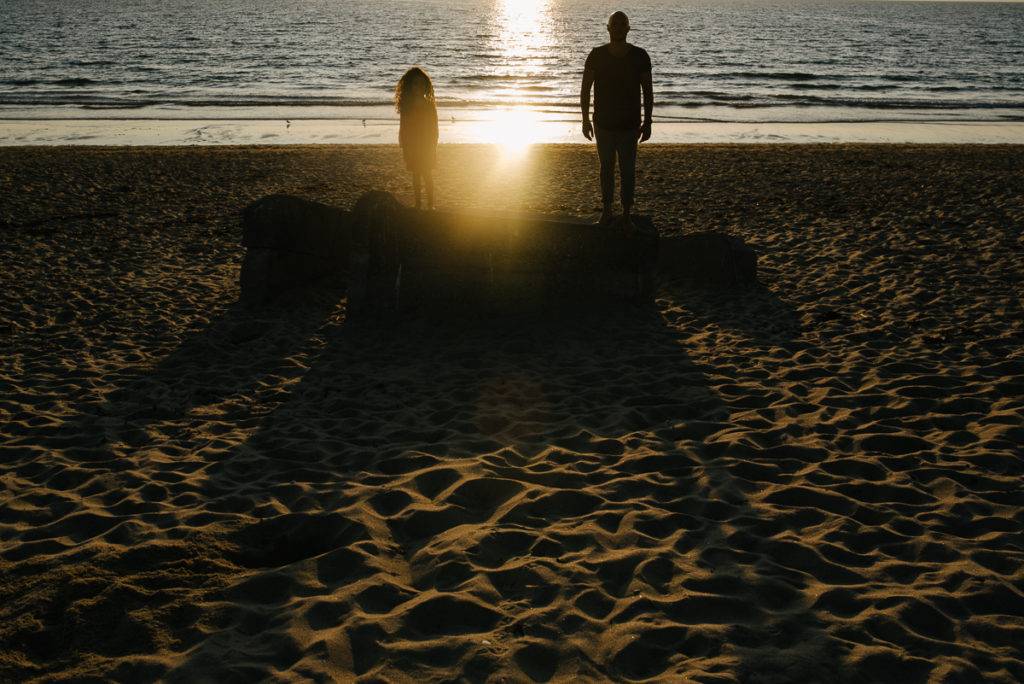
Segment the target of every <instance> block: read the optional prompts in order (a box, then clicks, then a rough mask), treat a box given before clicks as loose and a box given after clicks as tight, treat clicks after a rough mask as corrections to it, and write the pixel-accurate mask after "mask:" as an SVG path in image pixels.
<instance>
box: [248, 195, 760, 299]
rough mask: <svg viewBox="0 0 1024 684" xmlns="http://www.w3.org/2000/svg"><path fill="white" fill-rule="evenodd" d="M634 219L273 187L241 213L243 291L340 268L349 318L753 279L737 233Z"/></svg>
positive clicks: (282, 285) (256, 294)
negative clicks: (326, 200) (301, 194)
mask: <svg viewBox="0 0 1024 684" xmlns="http://www.w3.org/2000/svg"><path fill="white" fill-rule="evenodd" d="M634 225H635V227H636V230H634V231H630V232H628V233H627V232H625V231H623V230H621V228H620V227H618V226H597V225H594V224H592V223H589V222H585V221H583V220H574V219H571V218H566V217H548V216H543V215H527V214H521V213H496V212H469V211H419V210H415V209H411V208H409V207H407V206H405V205H403V204H401V203H400V202H399V201H398V200H396V199H395V197H394V196H392V195H391V194H389V193H386V192H380V191H374V192H369V193H366V194H365V195H363V196H362V197H361V198H360V199H359V200H358V201H357V202H356V204H355V206H354V207H353V208H352V211H344V210H341V209H337V208H334V207H330V206H327V205H324V204H320V203H318V202H312V201H309V200H304V199H301V198H297V197H289V196H284V195H275V196H271V197H267V198H264V199H262V200H259V201H258V202H255V203H254V204H252V205H250V206H249V207H248V208H246V210H245V211H244V214H243V239H242V242H243V245H244V246H245V247H246V249H247V252H246V256H245V260H244V262H243V266H242V274H241V286H242V298H243V299H244V300H245V301H247V302H251V303H255V304H258V303H261V302H265V301H268V300H269V299H273V298H274V297H275V296H276V295H278V294H279V293H282V292H284V291H286V290H289V289H293V288H298V287H303V286H306V285H309V284H312V283H315V282H318V281H320V280H322V279H323V278H325V277H328V276H335V277H342V276H343V277H344V279H345V282H346V284H347V289H348V312H349V315H350V316H351V317H354V318H359V317H371V318H372V317H376V316H383V315H389V314H392V313H399V312H406V311H412V310H427V309H429V310H431V311H434V312H437V313H442V314H443V313H444V312H447V311H458V310H466V309H472V310H474V311H480V312H491V313H501V312H505V311H516V310H527V311H532V310H541V309H548V310H550V309H559V308H562V309H565V310H567V309H568V308H569V307H572V308H579V307H580V306H583V305H589V304H594V305H598V306H615V305H623V304H632V303H643V302H649V301H652V300H653V297H654V291H655V286H656V285H657V284H658V281H672V282H685V283H687V284H691V285H696V286H701V287H711V288H728V289H736V288H745V287H747V286H749V285H751V284H753V283H754V282H756V279H757V256H756V254H755V253H754V251H753V250H752V249H750V248H749V247H748V246H747V245H745V244H744V243H743V242H742V241H741V240H739V239H738V238H735V237H733V236H729V235H724V234H720V233H698V234H694V235H685V236H681V237H673V238H659V237H658V234H657V229H656V228H655V226H654V223H653V222H652V221H651V219H650V218H648V217H645V216H637V217H635V218H634Z"/></svg>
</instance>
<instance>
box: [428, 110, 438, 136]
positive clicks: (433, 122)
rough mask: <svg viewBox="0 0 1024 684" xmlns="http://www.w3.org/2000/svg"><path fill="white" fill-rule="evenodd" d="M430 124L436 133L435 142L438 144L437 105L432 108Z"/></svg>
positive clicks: (432, 130)
mask: <svg viewBox="0 0 1024 684" xmlns="http://www.w3.org/2000/svg"><path fill="white" fill-rule="evenodd" d="M430 125H431V132H432V133H433V134H434V144H435V145H436V144H437V139H438V137H439V136H438V131H437V107H436V106H435V107H431V108H430Z"/></svg>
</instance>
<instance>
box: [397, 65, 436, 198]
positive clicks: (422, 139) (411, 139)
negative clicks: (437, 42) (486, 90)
mask: <svg viewBox="0 0 1024 684" xmlns="http://www.w3.org/2000/svg"><path fill="white" fill-rule="evenodd" d="M395 110H396V111H397V112H398V114H399V115H400V119H401V122H400V124H399V128H398V144H399V145H401V147H402V157H404V158H405V168H406V169H408V170H409V171H411V172H412V188H413V193H414V194H415V195H416V208H417V209H419V208H420V185H421V182H425V183H426V186H427V206H428V207H429V208H430V209H433V208H434V175H433V173H434V164H435V163H436V161H437V107H436V105H435V104H434V84H433V83H431V81H430V77H429V76H427V72H425V71H423V69H421V68H419V67H412V68H411V69H409V70H408V71H406V72H405V75H404V76H402V78H401V79H399V81H398V85H397V86H395Z"/></svg>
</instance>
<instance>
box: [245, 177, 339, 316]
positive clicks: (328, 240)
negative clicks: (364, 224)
mask: <svg viewBox="0 0 1024 684" xmlns="http://www.w3.org/2000/svg"><path fill="white" fill-rule="evenodd" d="M351 223H352V221H351V216H350V214H349V212H347V211H344V210H341V209H336V208H334V207H330V206H327V205H326V204H320V203H319V202H313V201H310V200H306V199H302V198H299V197H291V196H288V195H272V196H270V197H265V198H263V199H260V200H258V201H256V202H254V203H253V204H251V205H249V206H248V207H246V208H245V209H244V210H243V212H242V245H243V246H244V247H245V248H246V254H245V259H244V260H243V262H242V272H241V275H240V278H239V284H240V286H241V299H242V301H243V302H245V303H247V304H261V303H264V302H266V301H268V300H270V299H273V298H274V297H276V296H277V295H279V294H280V293H282V292H284V291H287V290H289V289H292V288H296V287H303V286H306V285H310V284H312V283H316V282H318V281H321V280H323V279H324V278H325V277H327V276H338V277H344V274H345V270H346V267H347V264H348V260H349V250H350V245H351V236H352V231H351Z"/></svg>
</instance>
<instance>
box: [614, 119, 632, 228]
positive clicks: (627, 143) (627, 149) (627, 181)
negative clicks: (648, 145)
mask: <svg viewBox="0 0 1024 684" xmlns="http://www.w3.org/2000/svg"><path fill="white" fill-rule="evenodd" d="M615 147H616V152H617V153H618V156H619V181H620V183H621V188H620V193H621V198H622V216H623V218H624V219H626V220H628V219H629V217H630V213H631V212H632V210H633V198H634V195H635V194H636V148H637V137H636V133H635V132H634V131H622V132H620V133H619V134H618V138H617V140H616V145H615Z"/></svg>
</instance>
